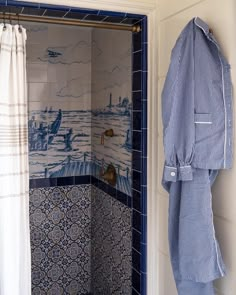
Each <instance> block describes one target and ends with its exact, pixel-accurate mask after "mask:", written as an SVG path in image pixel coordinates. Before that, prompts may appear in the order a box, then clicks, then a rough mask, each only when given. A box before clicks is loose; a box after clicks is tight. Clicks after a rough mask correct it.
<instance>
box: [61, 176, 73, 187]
mask: <svg viewBox="0 0 236 295" xmlns="http://www.w3.org/2000/svg"><path fill="white" fill-rule="evenodd" d="M73 184H74V177H73V176H69V177H58V178H57V186H67V185H73Z"/></svg>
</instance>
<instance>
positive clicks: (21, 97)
mask: <svg viewBox="0 0 236 295" xmlns="http://www.w3.org/2000/svg"><path fill="white" fill-rule="evenodd" d="M25 43H26V31H25V29H24V28H22V30H20V29H19V27H18V25H14V26H13V25H10V24H7V25H6V27H5V28H4V25H3V24H0V294H1V295H29V294H31V259H30V255H31V254H30V231H29V169H28V134H27V132H28V131H27V86H26V51H25Z"/></svg>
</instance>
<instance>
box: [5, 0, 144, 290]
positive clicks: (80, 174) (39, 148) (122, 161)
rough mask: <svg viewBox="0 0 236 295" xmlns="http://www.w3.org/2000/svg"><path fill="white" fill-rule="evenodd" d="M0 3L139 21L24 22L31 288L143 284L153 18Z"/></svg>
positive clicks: (44, 12) (51, 13)
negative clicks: (149, 47) (149, 55)
mask: <svg viewBox="0 0 236 295" xmlns="http://www.w3.org/2000/svg"><path fill="white" fill-rule="evenodd" d="M0 2H1V1H0ZM4 3H5V1H4ZM0 4H1V3H0ZM0 11H4V12H10V13H13V14H14V13H20V14H23V15H24V14H25V15H27V14H30V15H37V17H40V18H41V17H42V19H43V18H44V17H50V18H52V19H53V18H54V19H57V20H58V22H59V19H60V18H68V19H84V20H85V21H92V22H94V24H95V23H96V22H98V21H99V22H100V23H101V22H102V23H110V24H111V25H112V24H114V23H123V24H126V25H130V26H132V25H133V24H138V25H140V27H141V30H140V31H138V32H132V30H130V31H124V30H112V29H99V28H96V27H93V28H88V27H80V26H66V25H59V24H47V23H46V22H45V23H43V22H41V21H40V22H21V24H22V25H23V26H24V27H25V28H26V29H27V48H26V50H27V83H28V109H29V114H28V117H29V121H28V134H29V171H30V233H31V254H32V255H31V257H32V294H33V295H44V294H45V295H46V294H47V295H48V294H49V295H50V294H52V295H54V294H55V295H60V294H62V295H64V294H68V295H85V294H87V295H88V294H93V295H110V294H111V295H112V294H117V295H118V294H122V295H126V294H127V295H130V294H142V295H144V294H146V276H147V273H146V248H147V244H146V243H147V241H146V232H147V231H146V224H147V223H146V220H147V212H146V207H147V206H146V203H147V18H146V17H145V16H144V15H133V14H129V13H120V12H106V11H96V10H86V9H79V8H71V7H66V6H53V5H46V4H45V5H44V4H40V5H39V4H36V3H30V2H27V3H26V2H21V1H9V4H7V5H5V4H4V6H1V5H0Z"/></svg>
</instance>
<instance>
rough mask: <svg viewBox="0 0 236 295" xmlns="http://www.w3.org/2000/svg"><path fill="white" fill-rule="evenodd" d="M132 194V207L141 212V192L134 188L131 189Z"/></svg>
mask: <svg viewBox="0 0 236 295" xmlns="http://www.w3.org/2000/svg"><path fill="white" fill-rule="evenodd" d="M132 195H133V208H134V209H135V210H137V211H139V212H141V209H142V203H141V193H139V192H137V191H135V190H132Z"/></svg>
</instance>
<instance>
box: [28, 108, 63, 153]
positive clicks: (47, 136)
mask: <svg viewBox="0 0 236 295" xmlns="http://www.w3.org/2000/svg"><path fill="white" fill-rule="evenodd" d="M45 120H46V119H45ZM61 120H62V111H61V109H59V110H58V114H57V117H56V119H55V121H53V122H52V124H51V125H50V126H48V125H47V123H46V122H44V121H43V122H40V123H39V127H38V128H37V121H36V120H35V116H32V118H31V120H29V142H30V151H45V150H47V146H48V145H49V144H51V143H52V142H53V139H54V137H55V136H56V134H57V132H58V130H59V128H60V126H61Z"/></svg>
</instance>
